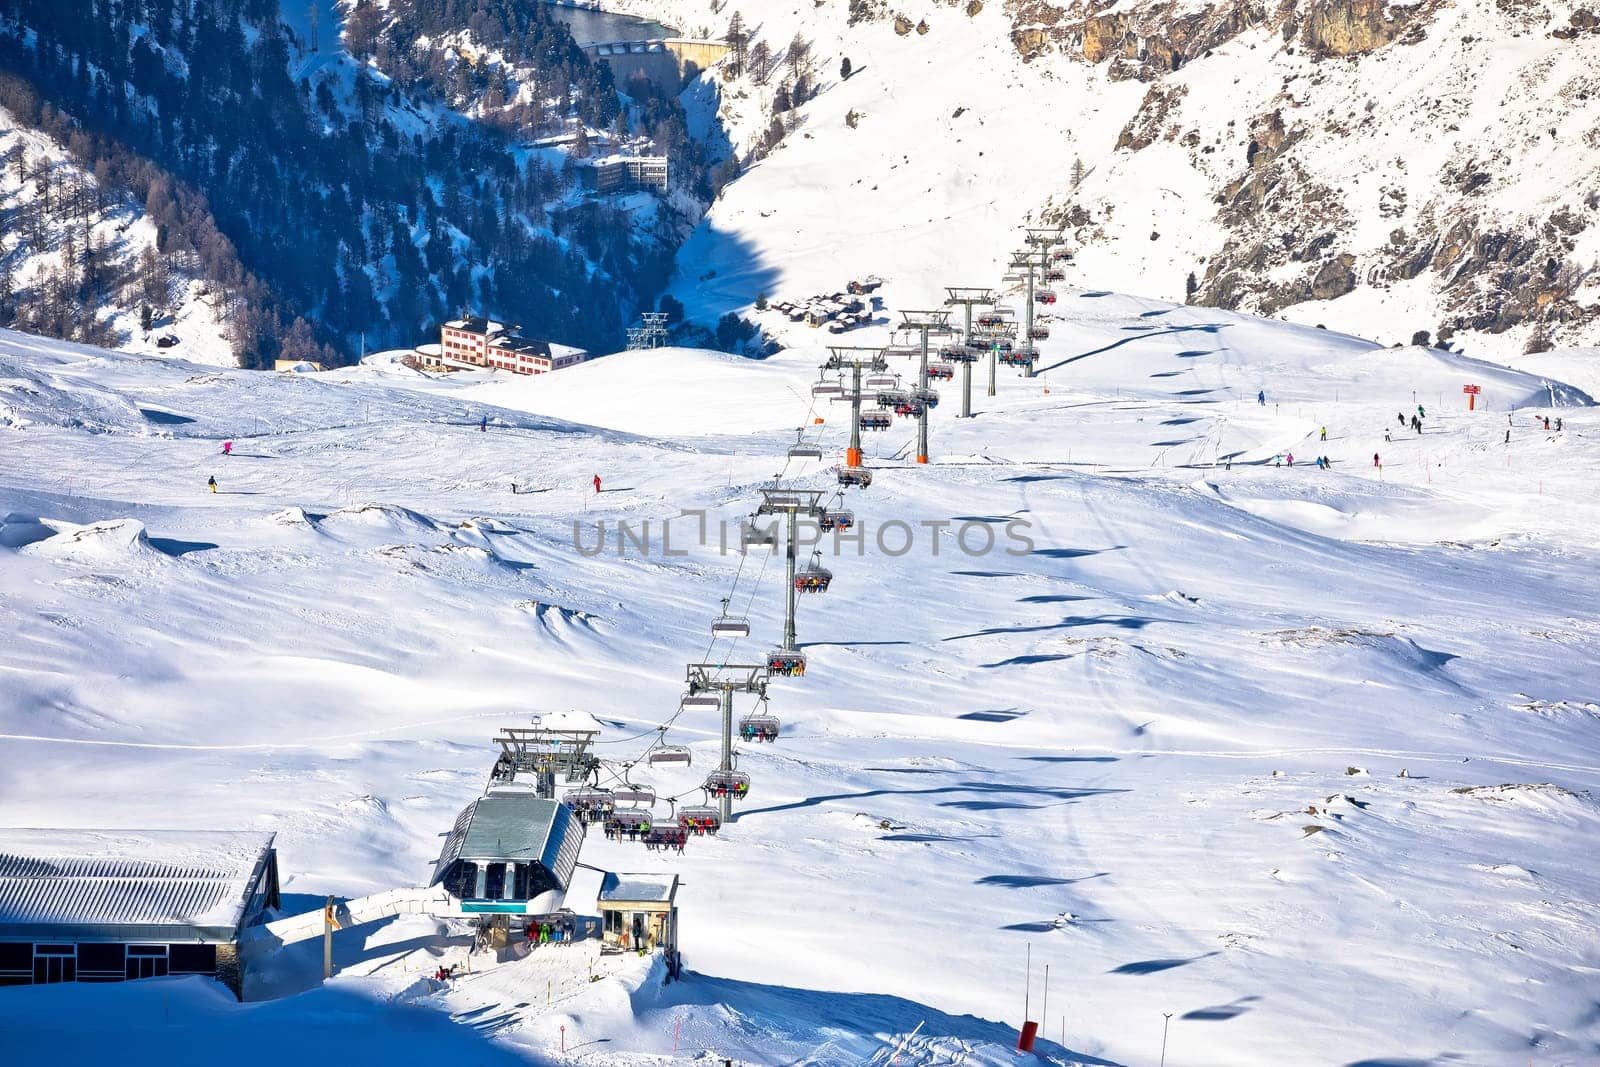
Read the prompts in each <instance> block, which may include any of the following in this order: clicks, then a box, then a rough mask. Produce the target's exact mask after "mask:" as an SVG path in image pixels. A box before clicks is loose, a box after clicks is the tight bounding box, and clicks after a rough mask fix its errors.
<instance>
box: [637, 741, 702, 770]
mask: <svg viewBox="0 0 1600 1067" xmlns="http://www.w3.org/2000/svg"><path fill="white" fill-rule="evenodd" d="M644 759H645V762H646V763H648V764H650V766H652V767H660V766H663V765H667V764H675V763H681V764H683V765H684V766H685V767H687V766H689V765H690V764H692V763H693V762H694V757H693V756H692V755H691V754H690V752H689V750H688V748H686V747H685V746H683V745H660V746H658V747H656V748H653V749H651V750H650V754H649V755H648V756H646V757H645V758H644Z"/></svg>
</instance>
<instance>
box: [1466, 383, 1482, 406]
mask: <svg viewBox="0 0 1600 1067" xmlns="http://www.w3.org/2000/svg"><path fill="white" fill-rule="evenodd" d="M1461 391H1462V392H1463V393H1466V394H1467V410H1468V411H1472V410H1473V409H1475V408H1476V407H1477V406H1478V394H1479V393H1481V392H1483V386H1481V385H1463V386H1462V387H1461Z"/></svg>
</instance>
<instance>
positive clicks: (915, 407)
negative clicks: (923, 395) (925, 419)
mask: <svg viewBox="0 0 1600 1067" xmlns="http://www.w3.org/2000/svg"><path fill="white" fill-rule="evenodd" d="M923 411H924V408H923V405H922V401H920V400H914V399H912V398H910V397H907V398H905V399H904V400H901V401H900V402H899V403H898V404H896V405H895V406H894V413H895V414H896V415H899V416H900V417H901V418H906V419H914V418H916V417H917V416H919V415H921V414H922V412H923Z"/></svg>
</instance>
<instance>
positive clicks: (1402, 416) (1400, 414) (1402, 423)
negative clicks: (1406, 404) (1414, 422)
mask: <svg viewBox="0 0 1600 1067" xmlns="http://www.w3.org/2000/svg"><path fill="white" fill-rule="evenodd" d="M1394 417H1395V418H1397V419H1399V420H1400V428H1401V429H1402V430H1403V429H1405V428H1406V416H1405V413H1404V412H1396V413H1395V416H1394Z"/></svg>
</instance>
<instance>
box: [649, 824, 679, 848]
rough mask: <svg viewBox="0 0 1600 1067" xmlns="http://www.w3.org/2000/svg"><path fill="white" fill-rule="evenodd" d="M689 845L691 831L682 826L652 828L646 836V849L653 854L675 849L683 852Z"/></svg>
mask: <svg viewBox="0 0 1600 1067" xmlns="http://www.w3.org/2000/svg"><path fill="white" fill-rule="evenodd" d="M688 843H689V831H688V830H685V829H684V828H683V827H682V826H652V827H650V832H649V833H647V834H645V835H644V847H645V848H647V849H649V850H650V851H651V852H656V851H658V850H662V849H674V848H675V849H677V850H678V851H679V852H682V851H683V846H685V845H687V844H688Z"/></svg>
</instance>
